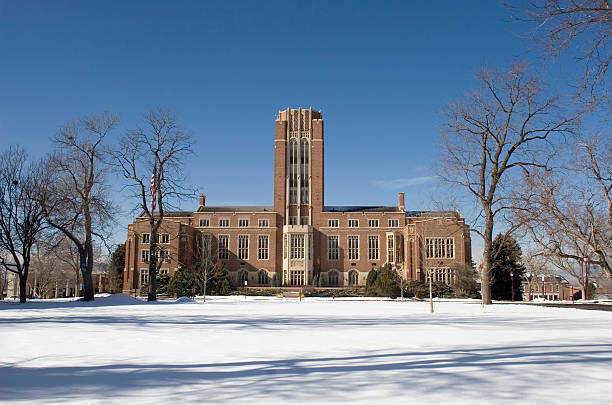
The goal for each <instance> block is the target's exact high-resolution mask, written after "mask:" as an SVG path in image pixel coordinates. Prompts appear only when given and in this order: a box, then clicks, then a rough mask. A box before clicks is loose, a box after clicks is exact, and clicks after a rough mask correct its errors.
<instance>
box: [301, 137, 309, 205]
mask: <svg viewBox="0 0 612 405" xmlns="http://www.w3.org/2000/svg"><path fill="white" fill-rule="evenodd" d="M300 152H301V165H300V176H301V179H302V185H301V201H302V204H308V197H309V194H310V193H309V192H310V189H309V182H308V177H309V175H308V174H309V171H310V170H309V164H310V153H309V152H310V150H309V147H308V139H302V143H301V151H300Z"/></svg>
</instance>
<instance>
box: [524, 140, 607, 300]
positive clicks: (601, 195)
mask: <svg viewBox="0 0 612 405" xmlns="http://www.w3.org/2000/svg"><path fill="white" fill-rule="evenodd" d="M608 142H609V141H608ZM609 147H610V145H609V144H608V145H606V142H603V141H602V140H601V139H599V140H591V141H590V142H585V141H584V140H578V141H577V144H576V145H575V150H576V151H578V152H579V153H578V154H575V156H574V159H573V162H572V163H571V164H570V165H569V167H566V168H564V169H557V170H555V171H538V170H536V171H533V172H532V173H530V175H529V176H526V177H525V186H526V188H527V189H528V191H527V192H525V193H524V194H523V195H524V196H525V197H526V198H525V200H524V202H523V204H524V207H527V208H528V209H529V211H531V212H532V213H533V214H534V215H532V218H531V220H530V221H528V222H526V228H527V229H528V230H529V234H530V235H531V237H532V239H533V241H535V242H536V243H537V244H538V245H539V246H540V247H541V252H542V254H543V255H544V256H546V257H547V258H548V260H549V262H550V263H551V264H553V265H554V266H555V267H556V268H558V269H559V270H562V271H563V272H564V273H566V274H568V275H569V276H571V277H572V278H575V279H576V280H577V281H578V282H579V283H580V284H581V286H582V287H583V289H584V286H585V280H584V274H583V272H582V270H581V268H582V265H583V258H584V257H588V258H589V261H590V262H591V263H592V264H594V265H596V266H598V267H599V268H601V271H603V273H604V274H606V275H607V276H608V278H610V279H612V257H611V254H612V252H611V249H612V164H611V163H610V159H609V156H610V155H609V153H610V149H609ZM536 214H537V215H536ZM517 215H519V216H520V215H521V213H520V212H519V213H517ZM583 293H584V291H583Z"/></svg>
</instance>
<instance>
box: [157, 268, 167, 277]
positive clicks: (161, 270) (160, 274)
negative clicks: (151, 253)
mask: <svg viewBox="0 0 612 405" xmlns="http://www.w3.org/2000/svg"><path fill="white" fill-rule="evenodd" d="M158 275H159V276H167V275H168V269H159V273H158Z"/></svg>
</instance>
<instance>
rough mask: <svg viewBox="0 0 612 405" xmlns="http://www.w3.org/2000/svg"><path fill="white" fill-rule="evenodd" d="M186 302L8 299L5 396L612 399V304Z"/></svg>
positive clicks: (4, 311) (3, 314)
mask: <svg viewBox="0 0 612 405" xmlns="http://www.w3.org/2000/svg"><path fill="white" fill-rule="evenodd" d="M185 301H186V300H177V301H174V300H171V301H170V300H169V301H166V302H157V303H147V302H145V301H141V300H137V299H135V298H132V297H129V296H126V295H120V294H118V295H113V296H99V297H97V298H96V300H95V301H94V302H93V303H85V302H82V301H70V300H63V301H56V300H52V301H42V300H41V301H36V302H29V303H26V304H18V303H11V302H0V337H1V339H2V340H1V341H2V358H1V359H0V402H2V403H26V402H27V403H33V402H34V403H87V404H107V403H110V404H125V403H130V404H138V403H162V402H170V401H172V402H177V403H232V404H233V403H249V404H253V403H255V404H259V403H263V404H285V403H289V404H292V403H316V404H319V403H351V404H378V403H391V404H395V403H416V404H421V403H444V404H446V403H448V404H515V403H521V404H567V403H574V402H576V403H578V402H579V403H581V404H610V403H612V384H610V381H611V380H612V312H603V311H584V310H577V309H573V308H569V309H567V308H549V307H541V306H525V305H510V304H500V305H492V306H488V307H485V308H484V309H483V308H482V307H481V306H480V304H478V303H477V302H470V301H463V302H460V301H459V302H436V303H435V311H436V312H435V313H433V314H431V313H429V303H428V302H414V301H413V302H411V301H404V302H401V301H399V300H355V299H351V298H345V299H340V298H336V299H335V300H332V299H331V298H305V299H303V300H302V301H301V302H300V301H299V300H297V299H281V298H274V297H246V298H245V297H244V296H232V297H207V299H206V302H205V303H203V302H202V301H201V300H200V299H198V300H196V301H194V300H191V299H189V300H188V301H191V303H192V304H193V305H182V304H181V302H185Z"/></svg>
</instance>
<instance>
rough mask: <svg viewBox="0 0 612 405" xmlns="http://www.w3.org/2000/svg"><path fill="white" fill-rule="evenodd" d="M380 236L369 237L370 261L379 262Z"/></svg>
mask: <svg viewBox="0 0 612 405" xmlns="http://www.w3.org/2000/svg"><path fill="white" fill-rule="evenodd" d="M378 247H379V245H378V235H369V236H368V260H378V257H379V255H380V254H379V248H378Z"/></svg>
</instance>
